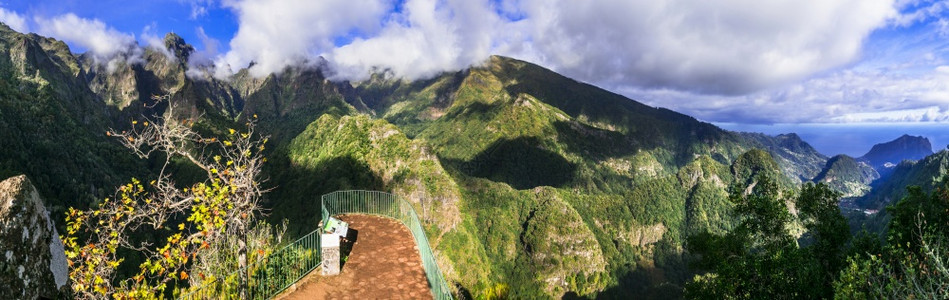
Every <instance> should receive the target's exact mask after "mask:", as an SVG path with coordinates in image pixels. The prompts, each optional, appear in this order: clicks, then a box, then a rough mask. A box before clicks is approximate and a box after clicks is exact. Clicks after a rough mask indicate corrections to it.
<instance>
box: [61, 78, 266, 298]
mask: <svg viewBox="0 0 949 300" xmlns="http://www.w3.org/2000/svg"><path fill="white" fill-rule="evenodd" d="M155 100H158V101H162V100H169V98H168V97H155ZM174 111H175V107H174V105H170V106H169V108H168V111H167V113H166V116H165V117H164V118H158V117H156V118H155V119H156V120H145V121H143V122H139V121H132V122H131V129H129V130H128V131H121V132H119V131H116V130H110V131H109V132H108V135H110V136H114V137H117V138H118V139H119V140H120V141H121V143H122V145H124V146H125V147H127V148H129V149H131V150H132V151H133V152H134V153H135V154H136V155H138V156H139V157H140V158H143V159H145V158H148V157H150V156H153V155H157V156H159V157H161V159H164V163H163V164H162V166H161V170H160V172H159V174H158V176H157V178H155V179H153V180H151V181H149V182H148V183H143V182H141V181H139V180H137V179H134V178H133V179H132V180H131V182H130V183H129V184H126V185H123V186H121V187H119V188H118V189H117V191H116V193H115V196H114V197H113V198H107V199H105V200H103V201H102V203H100V204H99V205H98V206H97V207H95V208H94V209H91V210H88V211H80V210H76V209H73V208H70V209H69V211H68V212H67V216H66V224H67V231H66V235H65V236H63V237H62V239H63V243H64V245H65V248H66V255H67V258H68V259H69V261H68V263H69V267H70V273H69V277H70V280H71V281H72V288H73V290H74V292H75V293H76V297H77V298H110V297H111V298H116V299H130V298H154V297H160V296H161V295H162V294H164V293H165V292H166V290H167V288H168V287H169V286H177V284H178V283H179V282H182V281H185V280H188V279H189V278H190V277H192V276H195V275H197V276H201V277H204V276H206V275H205V274H203V273H199V274H193V272H192V270H193V269H194V266H195V264H194V262H195V260H196V259H197V258H198V257H199V256H202V255H204V254H206V253H209V252H210V251H213V249H212V248H215V247H212V245H216V244H219V243H221V242H222V241H224V240H225V239H228V240H234V239H236V242H237V265H236V266H235V267H238V268H242V267H245V266H247V260H248V257H247V252H248V248H247V235H248V232H249V231H250V227H251V224H253V222H254V220H255V218H256V217H257V215H258V214H259V213H260V210H261V209H260V200H261V196H262V195H263V194H264V193H265V192H266V190H264V189H262V188H261V187H260V180H261V179H260V172H261V168H262V165H263V163H264V162H265V161H266V159H265V158H264V157H263V156H262V154H261V152H262V151H263V150H264V144H265V143H266V142H267V138H265V137H264V138H259V137H257V135H256V134H255V132H254V128H255V123H254V120H250V121H249V122H247V123H246V125H247V128H246V131H243V132H240V131H238V130H235V129H229V130H228V132H227V133H226V134H224V135H225V136H226V137H225V138H222V139H218V138H214V137H205V136H202V135H201V134H199V133H197V132H196V131H195V130H194V129H193V127H192V126H193V125H194V120H191V119H183V120H178V119H176V118H175V116H174ZM255 117H256V116H255ZM176 158H183V159H184V160H186V161H188V162H190V163H191V164H193V165H194V166H196V167H197V168H199V169H201V170H203V171H204V172H205V173H206V175H207V179H206V180H204V181H202V182H198V183H196V184H193V185H191V186H188V187H183V188H179V187H178V186H176V184H175V182H174V180H173V179H172V176H171V174H168V172H169V166H170V165H171V164H172V161H173V159H176ZM146 231H152V232H157V231H162V232H168V236H167V238H166V239H165V241H163V242H159V241H149V240H144V241H140V240H141V238H139V239H132V238H131V237H132V236H133V235H135V234H136V233H139V234H141V233H142V232H146ZM80 237H85V239H84V240H85V241H80ZM139 237H140V235H139ZM120 249H128V250H131V251H133V252H137V253H141V254H142V255H143V256H144V257H145V259H144V262H143V263H141V265H139V270H138V272H137V273H136V274H135V275H134V276H131V277H130V278H123V279H119V278H116V276H117V274H116V270H117V269H118V268H119V266H120V265H121V264H122V263H123V262H124V258H123V256H122V254H121V253H120ZM241 282H242V284H241V286H242V287H241V296H242V298H243V297H244V296H245V295H246V291H245V290H244V286H245V285H246V282H247V278H246V273H242V275H241Z"/></svg>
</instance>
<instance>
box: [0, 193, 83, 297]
mask: <svg viewBox="0 0 949 300" xmlns="http://www.w3.org/2000/svg"><path fill="white" fill-rule="evenodd" d="M67 276H68V268H67V266H66V255H65V253H64V251H63V243H62V242H61V241H60V240H59V234H58V233H57V232H56V228H55V227H54V226H53V222H52V221H51V220H50V218H49V213H48V212H47V211H46V209H45V208H43V202H42V199H40V196H39V193H38V192H37V191H36V188H35V187H33V184H32V183H30V180H29V179H27V178H26V176H25V175H20V176H17V177H12V178H9V179H7V180H4V181H2V182H0V299H37V298H41V297H43V298H54V299H55V298H62V297H63V296H64V295H66V293H65V291H66V289H67V287H66V286H67V285H66V282H67Z"/></svg>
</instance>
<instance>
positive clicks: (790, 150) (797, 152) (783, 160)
mask: <svg viewBox="0 0 949 300" xmlns="http://www.w3.org/2000/svg"><path fill="white" fill-rule="evenodd" d="M738 134H739V135H740V136H741V137H743V138H745V139H746V140H747V143H749V144H752V145H755V147H757V148H760V149H765V150H767V151H768V152H770V153H771V155H772V156H774V158H775V160H777V162H778V164H779V165H781V170H782V171H784V174H785V175H786V176H788V177H789V178H792V179H794V180H795V181H797V182H807V181H810V180H811V179H813V178H814V177H816V176H818V173H820V172H821V170H822V168H823V167H824V165H825V164H826V163H827V156H824V155H823V154H821V153H820V152H817V149H814V147H812V146H811V145H810V144H808V143H807V142H805V141H804V140H802V139H801V137H800V136H798V135H797V134H795V133H787V134H779V135H777V136H769V135H766V134H762V133H748V132H741V133H738Z"/></svg>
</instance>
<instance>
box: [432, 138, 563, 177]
mask: <svg viewBox="0 0 949 300" xmlns="http://www.w3.org/2000/svg"><path fill="white" fill-rule="evenodd" d="M541 145H542V143H541V141H540V140H539V139H538V138H536V137H519V138H516V139H512V140H508V139H504V140H498V141H496V142H494V143H493V144H491V146H490V147H488V148H487V149H486V150H484V151H483V152H481V153H480V154H478V155H476V156H475V157H474V158H472V159H471V160H469V161H460V160H452V159H443V161H442V164H444V165H446V166H451V167H453V168H455V169H458V170H460V171H461V172H463V173H464V174H465V175H468V176H472V177H480V178H485V179H489V180H492V181H496V182H503V183H507V184H508V185H510V186H511V187H513V188H515V189H519V190H523V189H530V188H534V187H538V186H553V187H561V186H564V185H565V184H567V183H569V182H571V181H572V180H573V179H574V177H575V175H576V171H577V166H576V165H574V164H572V163H570V162H569V161H567V160H566V159H565V158H563V156H561V155H560V154H558V153H556V152H553V151H550V150H547V149H544V148H543V147H542V146H541Z"/></svg>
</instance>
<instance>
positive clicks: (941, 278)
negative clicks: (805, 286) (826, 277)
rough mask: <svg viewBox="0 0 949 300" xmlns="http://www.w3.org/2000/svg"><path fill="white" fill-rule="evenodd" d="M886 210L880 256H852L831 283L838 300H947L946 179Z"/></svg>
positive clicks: (913, 192) (948, 179)
mask: <svg viewBox="0 0 949 300" xmlns="http://www.w3.org/2000/svg"><path fill="white" fill-rule="evenodd" d="M907 192H908V193H907V196H906V197H904V198H903V199H901V200H900V201H899V202H897V203H896V204H894V205H892V206H890V207H888V208H887V211H888V212H889V213H890V214H891V215H892V219H891V220H890V223H889V231H888V233H887V244H886V246H885V247H884V248H883V250H882V251H879V252H878V253H873V252H863V253H861V252H857V253H855V254H854V255H852V256H851V257H850V258H849V259H848V265H847V266H846V267H845V268H844V270H843V271H841V275H840V278H839V280H837V281H836V282H834V287H835V292H836V295H835V296H836V297H837V298H840V299H866V298H892V299H949V241H947V240H946V237H947V236H949V176H947V177H944V178H943V180H942V184H941V185H940V187H939V188H937V189H935V190H934V191H933V192H932V193H930V194H925V193H923V192H922V190H921V189H920V188H919V187H908V188H907Z"/></svg>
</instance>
